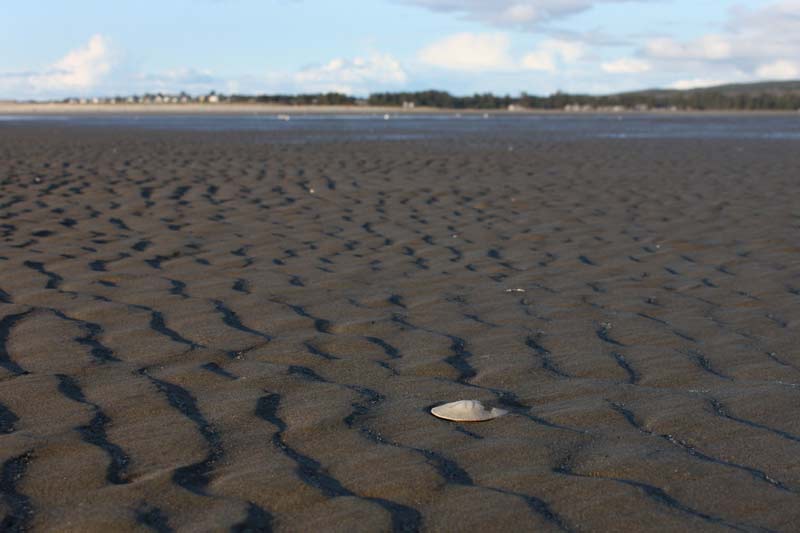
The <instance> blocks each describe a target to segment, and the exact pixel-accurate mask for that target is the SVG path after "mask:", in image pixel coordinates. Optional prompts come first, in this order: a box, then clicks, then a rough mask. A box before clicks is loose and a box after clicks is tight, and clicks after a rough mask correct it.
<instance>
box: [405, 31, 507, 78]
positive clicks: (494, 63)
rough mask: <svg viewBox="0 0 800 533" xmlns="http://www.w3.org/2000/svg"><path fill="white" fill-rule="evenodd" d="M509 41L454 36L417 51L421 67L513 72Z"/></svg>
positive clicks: (504, 37) (500, 35)
mask: <svg viewBox="0 0 800 533" xmlns="http://www.w3.org/2000/svg"><path fill="white" fill-rule="evenodd" d="M510 44H511V40H510V39H509V37H508V35H506V34H504V33H458V34H455V35H450V36H449V37H445V38H444V39H441V40H439V41H436V42H434V43H433V44H430V45H428V46H426V47H425V48H423V49H422V50H420V51H419V54H418V58H419V60H420V61H421V62H422V63H424V64H425V65H428V66H432V67H438V68H443V69H448V70H461V71H468V72H485V71H492V70H504V69H510V68H513V61H512V59H511V55H510V52H509V48H510Z"/></svg>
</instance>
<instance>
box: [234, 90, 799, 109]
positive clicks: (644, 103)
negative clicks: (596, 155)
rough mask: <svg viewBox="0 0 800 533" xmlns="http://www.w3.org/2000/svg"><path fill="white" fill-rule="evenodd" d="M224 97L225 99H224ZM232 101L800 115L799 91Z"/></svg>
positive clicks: (336, 95)
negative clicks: (787, 112) (786, 112)
mask: <svg viewBox="0 0 800 533" xmlns="http://www.w3.org/2000/svg"><path fill="white" fill-rule="evenodd" d="M223 98H224V97H223ZM225 99H226V100H230V101H231V102H260V103H271V104H284V105H357V104H362V105H370V106H387V107H403V106H405V107H410V106H414V107H435V108H442V109H508V108H509V106H515V107H517V108H526V109H564V108H565V107H567V106H572V107H576V106H580V107H583V108H606V109H607V108H614V107H622V108H626V109H636V108H640V109H641V108H647V109H672V108H674V109H697V110H797V109H800V92H791V93H781V92H757V93H744V92H726V91H723V90H711V89H703V90H692V91H645V92H637V93H623V94H615V95H608V96H592V95H582V94H568V93H562V92H557V93H555V94H552V95H550V96H533V95H529V94H526V93H522V94H521V95H519V96H511V95H504V96H502V95H495V94H492V93H483V94H473V95H469V96H455V95H452V94H450V93H448V92H446V91H433V90H431V91H418V92H386V93H373V94H371V95H369V97H368V98H366V99H359V98H355V97H353V96H348V95H345V94H341V93H325V94H300V95H259V96H244V95H233V96H230V97H229V98H225Z"/></svg>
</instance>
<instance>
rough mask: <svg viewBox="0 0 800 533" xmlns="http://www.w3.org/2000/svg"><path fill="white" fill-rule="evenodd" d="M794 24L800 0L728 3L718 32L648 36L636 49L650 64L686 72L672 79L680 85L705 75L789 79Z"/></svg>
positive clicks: (798, 64) (799, 39) (798, 71)
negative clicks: (753, 5)
mask: <svg viewBox="0 0 800 533" xmlns="http://www.w3.org/2000/svg"><path fill="white" fill-rule="evenodd" d="M798 28H800V0H782V1H773V2H771V3H768V4H765V5H762V6H760V7H757V8H743V7H737V8H733V9H731V10H730V11H729V17H728V21H727V24H726V25H725V26H724V30H725V31H724V32H722V33H714V34H707V35H704V36H702V37H700V38H698V39H693V40H678V39H674V38H669V37H666V38H658V39H652V40H650V41H648V42H647V43H645V44H644V46H643V47H642V48H641V50H640V51H639V52H640V54H641V55H642V56H643V57H644V58H646V59H647V60H649V61H650V62H651V63H652V64H653V65H654V69H657V70H659V71H662V72H677V73H679V75H680V76H681V77H682V78H686V79H682V80H681V81H679V82H676V84H677V85H679V86H680V87H681V88H683V87H686V86H688V85H691V86H696V85H694V84H695V82H697V81H708V80H711V81H714V82H715V83H716V82H717V81H719V80H724V81H726V82H731V81H748V80H753V79H792V78H798V77H800V61H798V60H797V59H796V58H798V57H800V31H798ZM695 78H696V79H695ZM687 84H688V85H687Z"/></svg>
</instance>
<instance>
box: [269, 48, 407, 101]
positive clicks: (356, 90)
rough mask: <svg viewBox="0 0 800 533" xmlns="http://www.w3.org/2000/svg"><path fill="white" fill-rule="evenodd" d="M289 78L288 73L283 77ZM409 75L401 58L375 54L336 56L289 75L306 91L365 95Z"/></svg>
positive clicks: (402, 82)
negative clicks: (318, 64)
mask: <svg viewBox="0 0 800 533" xmlns="http://www.w3.org/2000/svg"><path fill="white" fill-rule="evenodd" d="M281 77H283V78H287V76H281ZM407 80H408V76H407V74H406V72H405V70H404V69H403V67H402V65H401V64H400V62H399V61H397V60H396V59H395V58H394V57H392V56H391V55H388V54H373V55H371V56H369V57H366V58H364V57H356V58H355V59H341V58H337V59H332V60H331V61H329V62H328V63H326V64H324V65H321V66H314V67H308V68H305V69H303V70H300V71H298V72H295V73H293V74H290V75H289V76H288V80H284V81H289V82H290V83H291V85H293V86H294V87H295V88H296V90H299V91H302V92H329V91H336V92H343V93H348V94H364V93H367V92H369V91H371V90H376V89H378V88H386V87H392V86H398V85H402V84H404V83H406V81H407Z"/></svg>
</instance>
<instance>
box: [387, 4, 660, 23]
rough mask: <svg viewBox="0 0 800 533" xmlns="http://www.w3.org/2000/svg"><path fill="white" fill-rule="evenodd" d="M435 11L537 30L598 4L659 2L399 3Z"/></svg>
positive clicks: (484, 21)
mask: <svg viewBox="0 0 800 533" xmlns="http://www.w3.org/2000/svg"><path fill="white" fill-rule="evenodd" d="M396 1H399V2H401V3H404V4H411V5H415V6H419V7H423V8H427V9H430V10H432V11H438V12H443V13H454V14H456V15H459V16H461V17H463V18H466V19H468V20H473V21H479V22H483V23H487V24H491V25H494V26H500V27H507V28H517V29H529V30H532V29H535V28H536V27H537V26H538V25H540V24H541V23H544V22H548V21H551V20H554V19H559V18H564V17H568V16H570V15H575V14H577V13H580V12H583V11H587V10H589V9H591V8H592V7H594V6H596V5H599V4H609V3H619V2H632V1H638V2H640V3H642V2H653V1H658V0H396Z"/></svg>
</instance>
